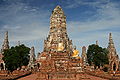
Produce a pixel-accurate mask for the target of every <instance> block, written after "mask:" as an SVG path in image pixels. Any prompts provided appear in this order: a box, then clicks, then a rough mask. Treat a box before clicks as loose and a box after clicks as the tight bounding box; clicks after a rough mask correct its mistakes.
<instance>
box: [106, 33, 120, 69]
mask: <svg viewBox="0 0 120 80" xmlns="http://www.w3.org/2000/svg"><path fill="white" fill-rule="evenodd" d="M108 52H109V53H108V58H109V70H110V71H118V68H119V56H118V54H117V52H116V49H115V46H114V42H113V39H112V33H110V34H109V44H108Z"/></svg>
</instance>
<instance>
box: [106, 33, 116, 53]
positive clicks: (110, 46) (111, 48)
mask: <svg viewBox="0 0 120 80" xmlns="http://www.w3.org/2000/svg"><path fill="white" fill-rule="evenodd" d="M108 51H109V52H114V54H116V49H115V46H114V42H113V39H112V33H109V43H108ZM112 54H113V53H112Z"/></svg>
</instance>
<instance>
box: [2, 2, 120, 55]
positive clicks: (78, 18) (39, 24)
mask: <svg viewBox="0 0 120 80" xmlns="http://www.w3.org/2000/svg"><path fill="white" fill-rule="evenodd" d="M57 5H60V6H61V7H62V9H63V11H64V12H65V15H66V16H67V32H68V35H69V37H70V39H72V40H73V44H74V45H76V46H77V49H78V50H79V51H80V53H81V47H82V46H86V47H88V45H90V44H94V43H95V42H96V40H98V42H99V45H100V46H102V47H107V46H108V35H109V33H110V32H111V33H112V35H113V40H114V43H115V47H116V50H117V52H118V54H119V55H120V37H119V36H120V6H119V5H120V0H0V46H2V42H3V38H4V32H5V31H6V30H8V31H9V42H10V46H15V45H17V42H18V41H20V42H21V43H22V44H25V45H27V46H29V47H31V46H34V47H35V49H36V54H37V53H38V52H42V50H43V41H44V39H46V37H47V35H48V33H49V21H50V15H51V12H52V10H53V9H54V8H55V7H56V6H57Z"/></svg>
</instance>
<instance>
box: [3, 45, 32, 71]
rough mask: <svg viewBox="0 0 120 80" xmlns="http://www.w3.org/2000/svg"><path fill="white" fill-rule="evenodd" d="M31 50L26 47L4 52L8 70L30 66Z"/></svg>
mask: <svg viewBox="0 0 120 80" xmlns="http://www.w3.org/2000/svg"><path fill="white" fill-rule="evenodd" d="M29 50H30V48H28V47H26V46H25V45H23V44H22V45H20V46H15V47H11V48H10V49H8V50H5V51H4V54H3V55H4V57H3V60H4V61H5V64H6V65H5V66H6V68H7V69H8V70H10V71H13V70H16V69H17V68H21V66H26V65H28V62H29Z"/></svg>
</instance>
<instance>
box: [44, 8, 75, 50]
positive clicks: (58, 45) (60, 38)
mask: <svg viewBox="0 0 120 80" xmlns="http://www.w3.org/2000/svg"><path fill="white" fill-rule="evenodd" d="M72 49H73V48H72V40H70V39H69V37H68V35H67V30H66V16H65V15H64V12H63V10H62V8H61V7H60V6H56V7H55V9H54V10H53V11H52V14H51V17H50V32H49V35H48V37H47V39H46V40H45V41H44V51H48V52H50V51H56V52H57V51H61V52H64V51H69V52H72Z"/></svg>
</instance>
